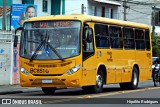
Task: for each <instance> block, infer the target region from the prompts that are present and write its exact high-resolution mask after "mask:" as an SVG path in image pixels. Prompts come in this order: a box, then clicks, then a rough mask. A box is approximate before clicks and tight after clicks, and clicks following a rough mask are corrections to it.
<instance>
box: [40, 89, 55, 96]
mask: <svg viewBox="0 0 160 107" xmlns="http://www.w3.org/2000/svg"><path fill="white" fill-rule="evenodd" d="M55 90H56V88H55V87H42V91H43V92H44V93H45V94H46V95H52V94H54V92H55Z"/></svg>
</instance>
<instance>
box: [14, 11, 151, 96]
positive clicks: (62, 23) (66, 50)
mask: <svg viewBox="0 0 160 107" xmlns="http://www.w3.org/2000/svg"><path fill="white" fill-rule="evenodd" d="M18 30H22V33H21V39H20V67H21V68H20V84H21V86H22V87H41V88H42V91H43V92H44V93H45V94H53V93H54V92H55V90H56V89H57V88H66V87H82V89H84V90H85V91H90V92H95V93H99V92H102V91H103V86H104V85H106V84H117V83H118V84H120V87H121V88H123V89H136V88H137V87H138V83H139V82H140V81H144V80H148V79H149V78H150V77H151V64H152V63H151V56H152V45H151V36H150V28H149V26H147V25H145V24H138V23H133V22H127V21H120V20H115V19H109V18H102V17H97V16H90V15H78V14H73V15H55V16H44V17H35V18H31V19H29V20H27V21H26V22H25V23H24V26H23V27H20V28H18V29H17V30H16V32H17V31H18ZM16 32H15V33H16ZM17 37H18V36H15V43H14V46H15V47H16V45H17Z"/></svg>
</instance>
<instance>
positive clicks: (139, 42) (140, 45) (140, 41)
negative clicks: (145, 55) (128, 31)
mask: <svg viewBox="0 0 160 107" xmlns="http://www.w3.org/2000/svg"><path fill="white" fill-rule="evenodd" d="M135 40H136V49H139V50H145V41H144V30H142V29H135Z"/></svg>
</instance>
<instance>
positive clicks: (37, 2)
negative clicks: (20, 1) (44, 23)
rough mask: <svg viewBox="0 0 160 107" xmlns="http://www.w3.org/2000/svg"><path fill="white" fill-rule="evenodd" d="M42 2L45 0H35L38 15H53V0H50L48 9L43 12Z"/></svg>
mask: <svg viewBox="0 0 160 107" xmlns="http://www.w3.org/2000/svg"><path fill="white" fill-rule="evenodd" d="M42 2H43V0H34V4H35V5H37V6H38V10H37V11H38V13H37V16H46V15H51V0H48V11H47V12H42Z"/></svg>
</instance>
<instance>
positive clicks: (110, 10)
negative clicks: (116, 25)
mask: <svg viewBox="0 0 160 107" xmlns="http://www.w3.org/2000/svg"><path fill="white" fill-rule="evenodd" d="M109 18H113V9H112V8H109Z"/></svg>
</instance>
